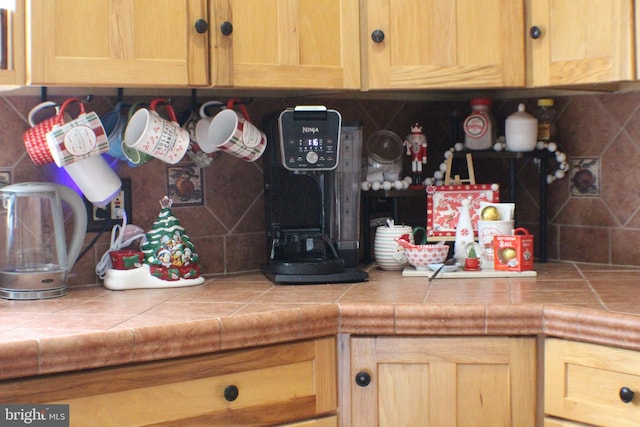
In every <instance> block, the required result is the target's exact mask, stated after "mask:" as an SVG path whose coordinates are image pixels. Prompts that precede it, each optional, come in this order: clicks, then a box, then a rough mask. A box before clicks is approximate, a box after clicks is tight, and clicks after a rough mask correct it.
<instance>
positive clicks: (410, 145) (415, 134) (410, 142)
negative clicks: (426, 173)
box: [403, 123, 427, 185]
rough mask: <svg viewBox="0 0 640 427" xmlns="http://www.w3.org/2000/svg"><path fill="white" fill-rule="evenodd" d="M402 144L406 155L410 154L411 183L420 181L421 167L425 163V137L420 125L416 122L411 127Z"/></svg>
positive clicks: (415, 183) (416, 183)
mask: <svg viewBox="0 0 640 427" xmlns="http://www.w3.org/2000/svg"><path fill="white" fill-rule="evenodd" d="M403 145H404V146H405V147H406V150H407V151H406V152H407V155H408V156H411V172H412V173H413V185H420V184H421V183H422V168H423V165H426V164H427V137H426V136H424V133H422V126H421V125H420V124H418V123H416V124H415V125H413V126H412V127H411V133H410V134H409V135H407V139H406V140H405V141H404V143H403Z"/></svg>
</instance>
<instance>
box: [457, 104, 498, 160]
mask: <svg viewBox="0 0 640 427" xmlns="http://www.w3.org/2000/svg"><path fill="white" fill-rule="evenodd" d="M490 106H491V100H490V99H488V98H474V99H472V100H471V114H469V116H468V117H467V118H466V119H465V120H464V123H463V128H464V134H465V138H464V146H465V148H466V149H467V150H488V149H490V148H492V147H493V144H495V142H496V121H495V119H494V118H493V116H492V115H491V110H490V109H489V107H490Z"/></svg>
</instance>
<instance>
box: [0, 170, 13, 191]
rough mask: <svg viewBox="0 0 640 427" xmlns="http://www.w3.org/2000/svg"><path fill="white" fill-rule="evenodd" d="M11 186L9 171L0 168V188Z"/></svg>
mask: <svg viewBox="0 0 640 427" xmlns="http://www.w3.org/2000/svg"><path fill="white" fill-rule="evenodd" d="M9 184H11V169H4V168H0V187H4V186H6V185H9Z"/></svg>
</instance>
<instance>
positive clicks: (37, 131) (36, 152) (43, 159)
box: [22, 98, 84, 166]
mask: <svg viewBox="0 0 640 427" xmlns="http://www.w3.org/2000/svg"><path fill="white" fill-rule="evenodd" d="M74 102H78V103H79V105H80V108H81V111H82V112H84V106H83V105H82V102H81V101H80V99H79V98H69V99H67V100H65V101H64V102H63V103H62V105H61V106H60V107H59V108H58V104H56V103H55V102H53V101H45V102H42V103H40V104H38V105H36V106H35V107H33V108H32V109H31V111H29V116H28V120H29V124H30V125H31V128H30V129H27V130H26V131H25V133H24V134H23V136H22V140H23V142H24V145H25V147H26V149H27V154H29V157H30V158H31V160H32V161H33V163H35V164H36V165H39V166H41V165H46V164H49V163H53V162H54V160H53V156H52V155H51V151H49V145H48V143H47V133H49V132H50V131H51V129H53V127H54V126H55V125H57V124H60V125H61V124H64V123H65V122H66V121H68V120H71V118H70V117H69V115H68V114H66V113H65V110H66V108H67V107H68V106H69V105H70V104H72V103H74ZM50 107H53V108H55V112H56V114H55V115H54V116H51V117H49V118H47V119H44V120H42V121H41V122H39V123H35V119H34V118H35V115H36V114H37V113H38V112H40V111H41V110H43V109H45V108H50Z"/></svg>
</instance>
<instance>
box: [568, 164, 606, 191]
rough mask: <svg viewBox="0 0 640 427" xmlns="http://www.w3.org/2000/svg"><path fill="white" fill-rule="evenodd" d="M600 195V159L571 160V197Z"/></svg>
mask: <svg viewBox="0 0 640 427" xmlns="http://www.w3.org/2000/svg"><path fill="white" fill-rule="evenodd" d="M599 195H600V159H598V158H595V157H574V158H572V159H571V197H598V196H599Z"/></svg>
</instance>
